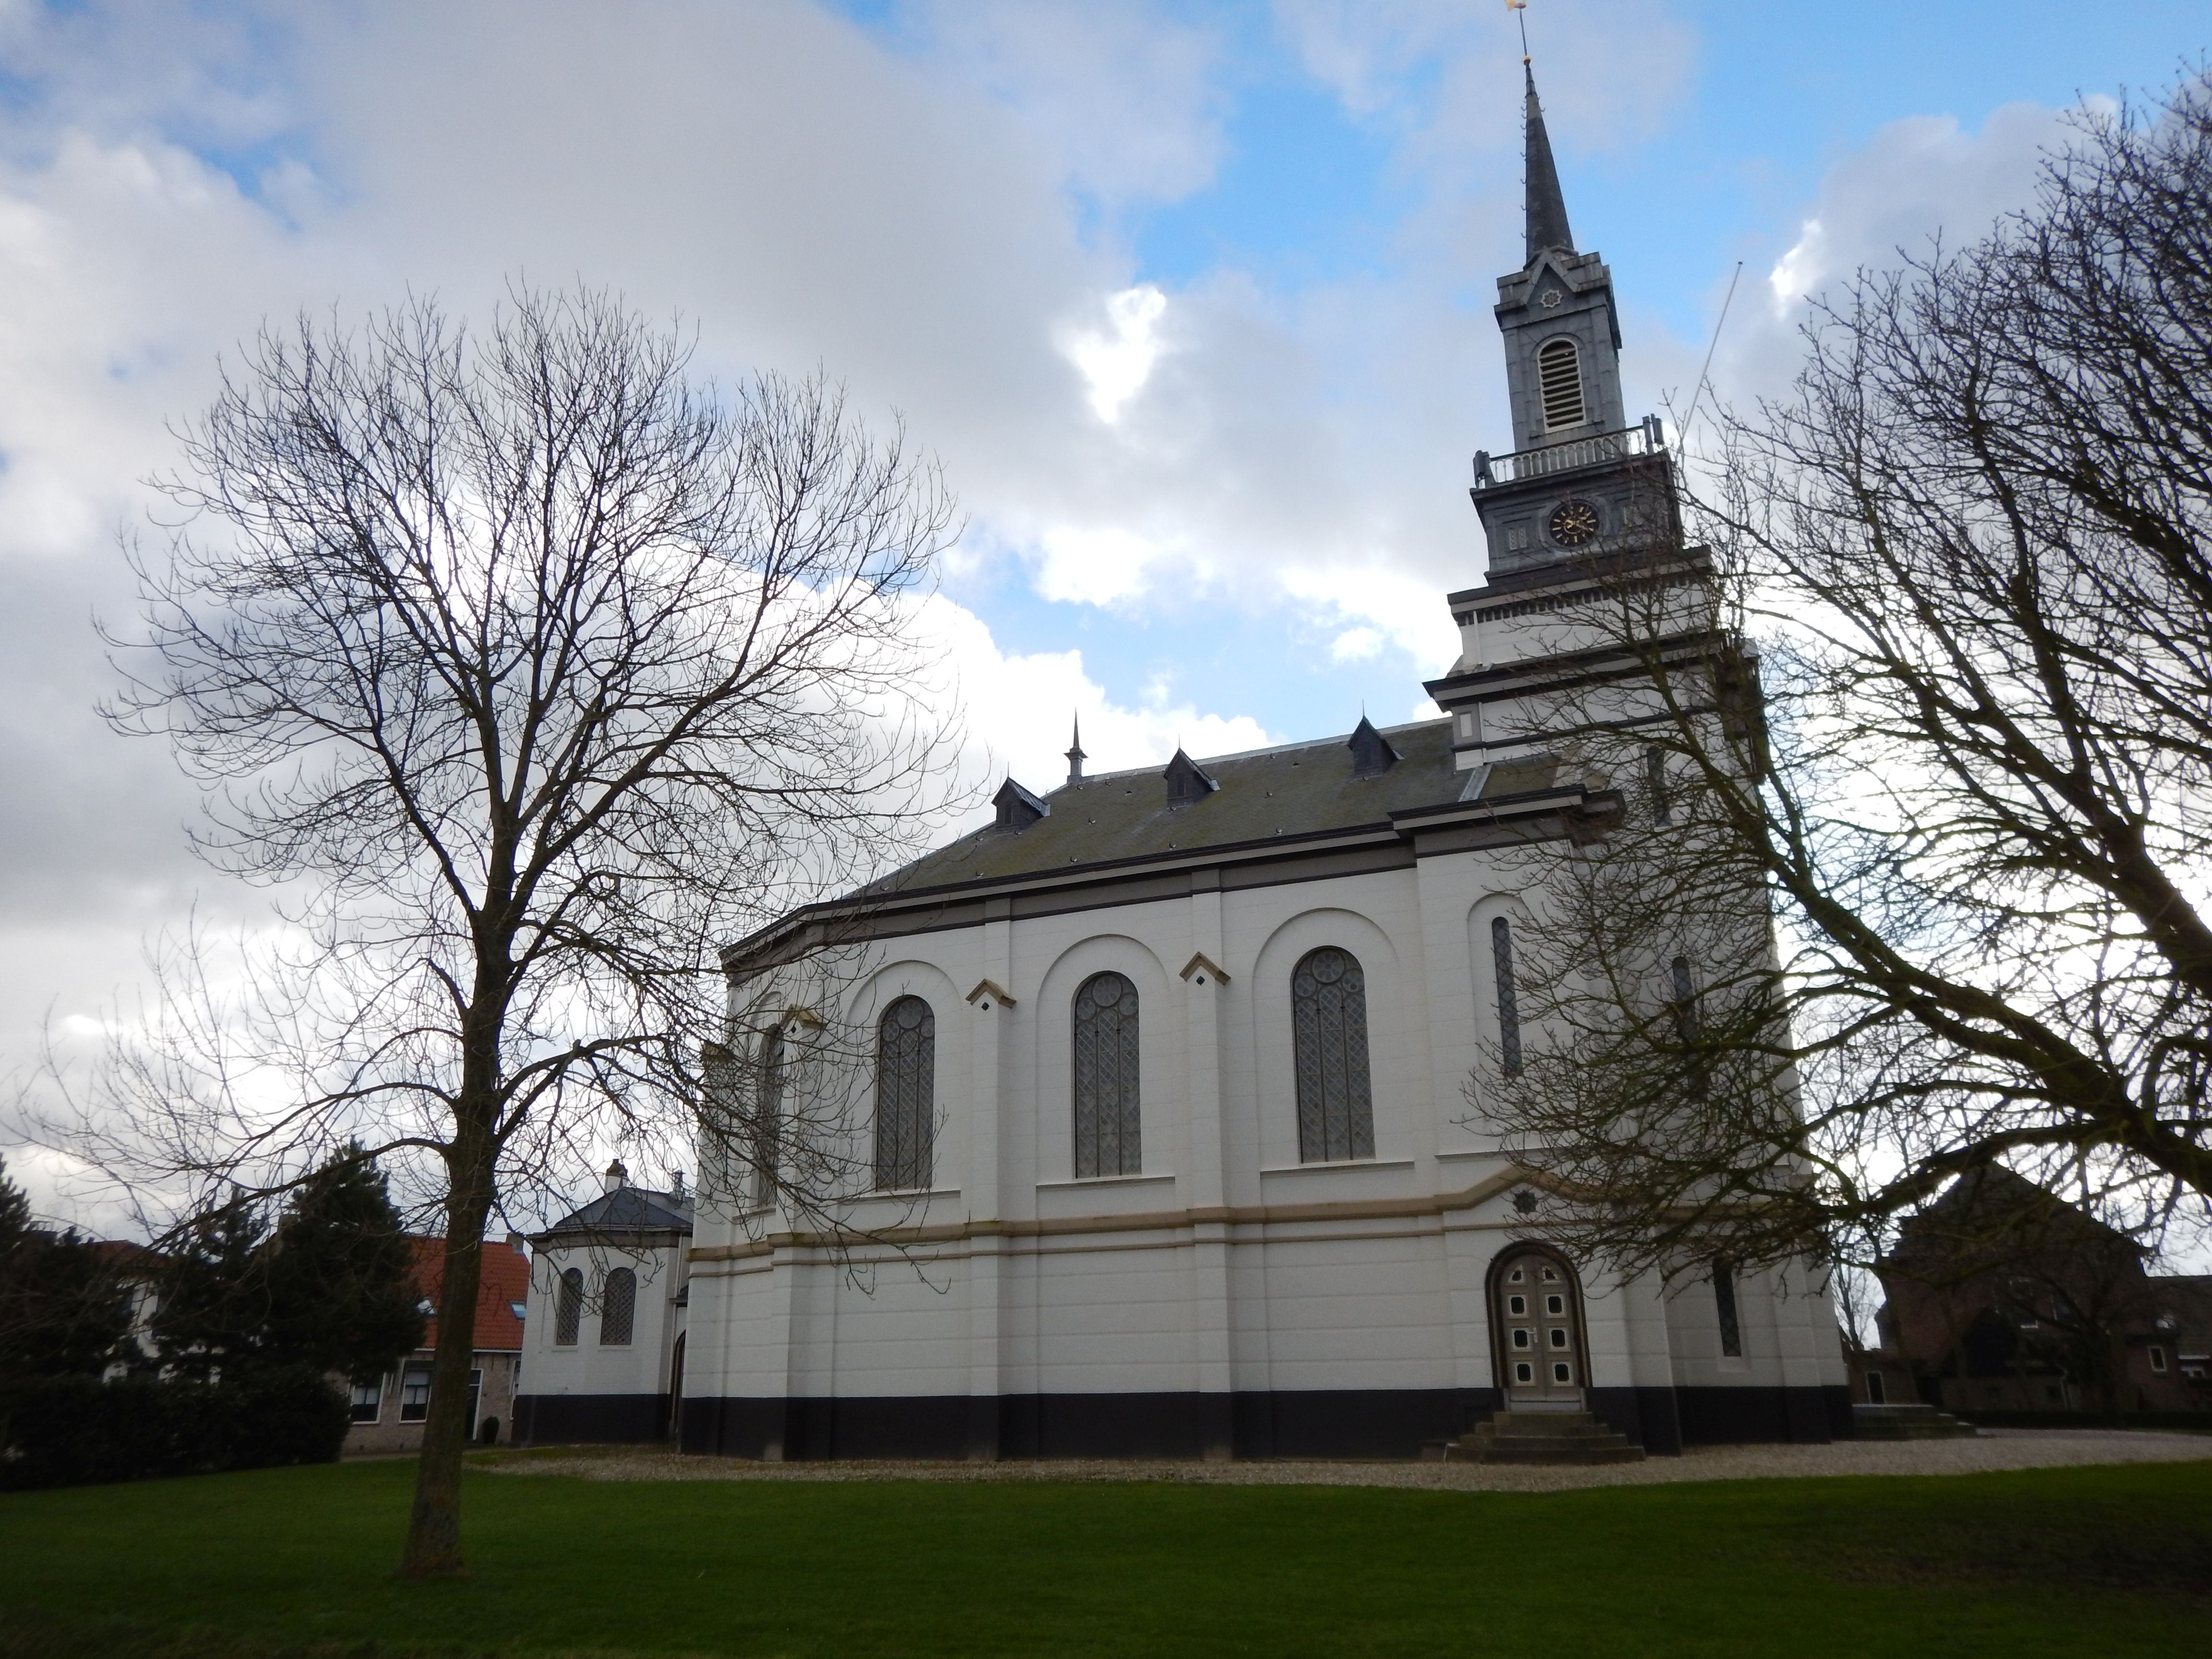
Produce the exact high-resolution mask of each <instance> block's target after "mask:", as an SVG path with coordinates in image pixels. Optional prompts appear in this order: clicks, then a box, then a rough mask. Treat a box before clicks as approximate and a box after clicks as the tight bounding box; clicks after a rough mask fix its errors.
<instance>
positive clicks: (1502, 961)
mask: <svg viewBox="0 0 2212 1659" xmlns="http://www.w3.org/2000/svg"><path fill="white" fill-rule="evenodd" d="M1490 965H1491V969H1492V972H1493V973H1494V974H1495V975H1496V976H1497V980H1498V1060H1499V1062H1500V1063H1501V1064H1502V1065H1504V1067H1505V1075H1506V1076H1508V1077H1518V1076H1519V1075H1520V1073H1521V999H1520V995H1519V994H1518V992H1516V989H1515V988H1514V984H1513V926H1512V924H1511V923H1510V922H1509V921H1506V920H1505V918H1504V916H1498V917H1494V918H1492V921H1491V924H1490Z"/></svg>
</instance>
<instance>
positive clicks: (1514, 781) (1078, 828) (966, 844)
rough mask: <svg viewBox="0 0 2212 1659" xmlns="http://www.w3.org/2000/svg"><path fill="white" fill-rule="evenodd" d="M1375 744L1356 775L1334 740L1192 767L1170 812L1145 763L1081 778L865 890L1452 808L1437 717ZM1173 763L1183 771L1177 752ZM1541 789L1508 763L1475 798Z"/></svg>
mask: <svg viewBox="0 0 2212 1659" xmlns="http://www.w3.org/2000/svg"><path fill="white" fill-rule="evenodd" d="M1369 729H1370V732H1371V731H1372V728H1371V727H1370V728H1369ZM1379 735H1382V736H1384V737H1387V738H1388V739H1389V746H1390V748H1391V749H1392V750H1395V752H1396V754H1397V756H1398V757H1399V758H1398V760H1397V762H1396V763H1395V764H1393V765H1391V766H1389V768H1388V769H1385V770H1382V771H1380V772H1377V773H1375V774H1373V775H1368V776H1361V775H1359V763H1358V758H1357V757H1356V754H1355V751H1354V750H1353V749H1352V746H1351V739H1350V738H1348V737H1346V736H1337V737H1331V738H1318V739H1316V740H1315V741H1313V742H1310V743H1294V744H1283V745H1282V746H1281V747H1279V748H1273V749H1255V750H1248V751H1246V752H1245V753H1243V754H1238V755H1224V756H1221V757H1217V758H1214V759H1210V760H1206V761H1203V762H1200V763H1196V764H1195V765H1194V766H1193V767H1192V769H1194V770H1196V771H1199V772H1200V773H1201V774H1202V775H1204V776H1205V777H1206V779H1208V780H1210V781H1212V784H1213V785H1214V787H1212V789H1210V790H1204V791H1200V792H1197V793H1196V795H1195V798H1194V799H1192V798H1190V797H1189V792H1188V791H1186V792H1184V793H1185V799H1183V800H1182V802H1180V803H1172V802H1171V799H1170V787H1169V780H1168V779H1167V777H1166V776H1165V775H1164V772H1163V769H1161V768H1159V767H1157V766H1148V767H1146V768H1144V769H1141V770H1137V771H1128V772H1109V773H1105V774H1102V775H1099V776H1097V777H1091V778H1085V779H1084V780H1083V781H1081V782H1079V783H1073V784H1068V785H1066V786H1064V787H1061V788H1059V789H1055V790H1054V791H1053V792H1052V793H1050V794H1049V795H1047V796H1045V797H1044V801H1045V803H1046V805H1048V806H1049V807H1050V808H1051V811H1050V812H1049V813H1048V814H1047V815H1046V816H1045V817H1041V818H1038V819H1036V821H1034V822H1033V823H1029V824H1027V825H1025V826H1024V827H1023V828H1021V829H997V828H995V827H994V828H991V829H978V830H976V831H975V832H974V833H973V834H971V835H967V836H962V837H961V838H960V839H959V840H958V841H956V842H952V843H951V845H949V846H946V847H942V848H939V849H938V850H937V851H936V852H934V853H931V854H927V856H925V857H923V858H921V859H919V860H915V862H914V863H912V864H909V865H908V866H906V867H905V868H904V869H902V870H901V871H899V872H897V873H896V875H893V876H891V877H890V878H887V879H886V880H885V881H884V883H883V884H881V886H880V887H878V889H877V890H878V891H879V892H880V891H883V890H886V889H888V890H893V891H909V892H910V891H913V890H917V889H923V888H931V887H939V886H947V885H952V884H961V883H967V882H974V881H990V880H994V879H1003V878H1011V877H1016V876H1023V875H1033V874H1040V873H1043V872H1056V871H1065V870H1067V869H1068V868H1070V867H1071V866H1084V865H1097V864H1120V863H1126V862H1127V861H1130V860H1144V859H1146V858H1150V857H1156V856H1161V855H1173V856H1175V857H1177V858H1181V857H1183V856H1186V855H1188V854H1191V853H1193V852H1200V851H1203V850H1205V849H1206V848H1225V847H1233V846H1247V845H1249V844H1251V843H1253V842H1265V841H1269V840H1273V839H1276V838H1283V839H1288V838H1290V837H1293V836H1313V835H1319V834H1325V833H1327V832H1328V831H1332V830H1346V829H1364V828H1370V827H1377V826H1386V825H1388V824H1389V823H1390V821H1391V817H1392V815H1393V814H1394V813H1401V812H1405V811H1412V810H1414V809H1418V808H1420V807H1428V806H1440V805H1449V804H1450V803H1452V802H1455V801H1457V800H1459V799H1462V792H1463V791H1464V790H1465V788H1466V787H1467V786H1468V782H1469V777H1468V774H1467V773H1465V772H1462V771H1456V770H1455V769H1454V767H1453V763H1452V746H1451V722H1450V721H1449V720H1423V721H1421V722H1419V724H1416V725H1412V726H1392V727H1389V728H1388V729H1387V731H1385V732H1383V733H1381V734H1379ZM1177 758H1178V760H1179V761H1182V763H1183V764H1184V765H1186V766H1190V765H1192V763H1189V762H1188V760H1187V759H1185V758H1184V757H1182V756H1181V755H1180V754H1178V757H1177ZM1173 764H1174V763H1170V770H1172V769H1173ZM1539 773H1541V776H1540V775H1539ZM1550 783H1551V763H1550V762H1549V761H1548V760H1545V761H1542V762H1541V763H1540V764H1539V765H1538V766H1537V767H1536V768H1535V769H1533V770H1532V769H1530V767H1529V766H1528V765H1527V764H1524V763H1515V765H1514V766H1511V767H1500V768H1494V769H1492V774H1491V776H1490V778H1489V779H1488V780H1487V781H1486V787H1484V788H1483V790H1482V792H1481V796H1480V798H1481V799H1490V800H1495V799H1500V798H1501V797H1502V796H1503V795H1504V794H1506V793H1527V792H1531V791H1535V790H1541V789H1544V788H1547V787H1549V786H1550ZM1490 785H1495V786H1497V787H1489V786H1490ZM1509 786H1510V787H1509Z"/></svg>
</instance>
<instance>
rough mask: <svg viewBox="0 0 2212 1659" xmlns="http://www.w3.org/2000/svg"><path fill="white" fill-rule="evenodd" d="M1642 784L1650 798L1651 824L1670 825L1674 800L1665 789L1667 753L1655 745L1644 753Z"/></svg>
mask: <svg viewBox="0 0 2212 1659" xmlns="http://www.w3.org/2000/svg"><path fill="white" fill-rule="evenodd" d="M1644 787H1645V789H1646V791H1647V792H1648V793H1650V797H1651V822H1652V823H1656V824H1659V825H1661V826H1662V827H1663V826H1666V825H1668V824H1672V823H1674V796H1673V794H1672V793H1670V792H1669V791H1668V787H1667V751H1666V750H1663V749H1662V748H1660V747H1659V745H1658V744H1656V743H1655V744H1651V745H1650V747H1649V748H1647V749H1645V750H1644Z"/></svg>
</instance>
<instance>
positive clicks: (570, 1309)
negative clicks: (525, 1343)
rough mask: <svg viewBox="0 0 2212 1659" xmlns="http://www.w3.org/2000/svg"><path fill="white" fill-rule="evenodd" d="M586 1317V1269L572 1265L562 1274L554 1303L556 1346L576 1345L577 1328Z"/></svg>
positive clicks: (567, 1346)
mask: <svg viewBox="0 0 2212 1659" xmlns="http://www.w3.org/2000/svg"><path fill="white" fill-rule="evenodd" d="M583 1317H584V1270H583V1269H582V1268H581V1267H571V1268H569V1269H568V1272H566V1273H562V1275H561V1288H560V1290H559V1291H558V1292H557V1293H556V1297H555V1301H554V1304H553V1341H554V1345H555V1346H556V1347H562V1348H573V1347H574V1346H576V1328H577V1326H578V1325H580V1323H581V1322H583Z"/></svg>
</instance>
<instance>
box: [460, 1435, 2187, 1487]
mask: <svg viewBox="0 0 2212 1659" xmlns="http://www.w3.org/2000/svg"><path fill="white" fill-rule="evenodd" d="M2205 1461H2212V1437H2205V1436H2203V1435H2190V1434H2148V1433H2138V1432H2136V1431H2132V1430H2119V1429H1985V1430H1984V1431H1982V1433H1981V1435H1980V1436H1979V1437H1977V1438H1975V1439H1972V1440H1883V1441H1875V1440H1868V1441H1841V1442H1838V1443H1834V1444H1832V1445H1826V1446H1699V1447H1696V1448H1693V1449H1691V1450H1690V1451H1688V1452H1687V1453H1686V1454H1684V1455H1682V1456H1680V1457H1655V1458H1650V1459H1649V1460H1647V1461H1645V1462H1641V1463H1614V1464H1609V1465H1602V1466H1600V1467H1598V1468H1525V1467H1522V1468H1516V1467H1512V1466H1510V1465H1495V1464H1484V1463H1319V1462H1314V1463H1299V1462H1251V1463H1172V1462H1103V1461H1102V1462H1087V1461H1068V1462H1009V1463H908V1462H879V1463H878V1462H850V1463H751V1462H744V1461H742V1460H740V1459H738V1458H732V1457H686V1456H684V1455H681V1454H678V1453H673V1452H659V1453H630V1452H620V1451H613V1450H609V1451H600V1452H592V1453H583V1454H578V1455H550V1456H549V1455H532V1454H527V1453H526V1454H522V1455H516V1456H514V1457H513V1458H511V1459H509V1458H504V1457H502V1458H500V1459H497V1460H492V1461H488V1462H487V1463H486V1465H485V1467H487V1468H490V1469H491V1470H493V1471H494V1472H495V1473H496V1474H563V1475H572V1476H577V1477H580V1478H581V1479H583V1480H978V1481H1002V1480H1077V1481H1082V1480H1093V1481H1116V1480H1166V1481H1179V1482H1182V1483H1184V1484H1186V1485H1193V1486H1408V1487H1414V1488H1419V1489H1423V1490H1428V1491H1438V1492H1561V1491H1565V1490H1567V1489H1569V1488H1572V1487H1577V1486H1654V1485H1657V1484H1658V1483H1660V1482H1662V1481H1668V1480H1771V1479H1776V1478H1784V1477H1795V1476H1803V1475H1817V1474H1974V1473H1977V1472H1978V1471H1981V1470H1984V1469H2036V1468H2055V1467H2057V1466H2059V1465H2062V1464H2072V1463H2181V1462H2205Z"/></svg>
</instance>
